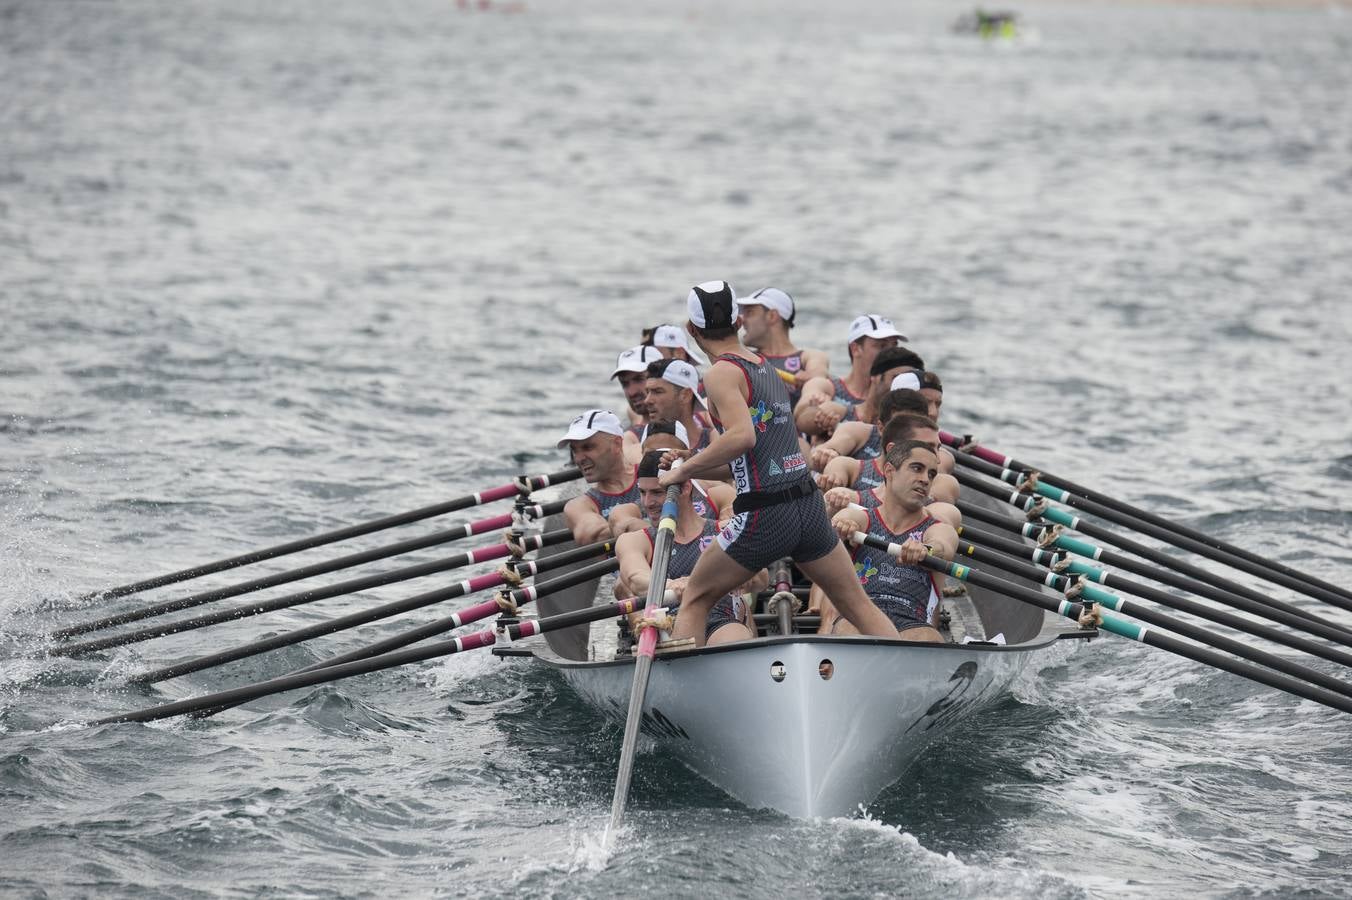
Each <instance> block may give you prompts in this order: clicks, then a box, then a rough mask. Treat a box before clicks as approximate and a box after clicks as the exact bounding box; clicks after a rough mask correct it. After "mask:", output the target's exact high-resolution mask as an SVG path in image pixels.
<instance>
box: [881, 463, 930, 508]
mask: <svg viewBox="0 0 1352 900" xmlns="http://www.w3.org/2000/svg"><path fill="white" fill-rule="evenodd" d="M938 474H939V457H938V456H937V455H936V454H935V453H934V452H933V451H931V450H921V449H919V448H916V449H914V450H912V451H911V452H910V454H909V455H907V457H906V458H905V459H903V460H902V461H901V464H900V465H898V466H895V467H893V466H892V465H890V464H884V466H883V477H884V478H886V479H887V490H888V492H889V493H890V494H891V495H892V496H893V498H895V499H896V500H897V501H898V502H900V503H901V506H902V508H903V509H907V510H912V511H914V510H918V509H920V508H921V507H922V506H924V505H925V503H926V502H927V501H928V500H929V492H930V485H931V484H933V483H934V476H935V475H938Z"/></svg>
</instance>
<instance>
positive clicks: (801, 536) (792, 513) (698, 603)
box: [660, 281, 897, 645]
mask: <svg viewBox="0 0 1352 900" xmlns="http://www.w3.org/2000/svg"><path fill="white" fill-rule="evenodd" d="M686 308H687V312H688V315H689V322H688V324H687V326H686V329H687V331H688V332H689V334H690V335H691V337H693V338H694V340H695V343H696V344H697V345H698V346H699V348H700V349H701V350H702V351H704V353H706V354H707V355H708V356H709V358H710V359H712V360H713V364H712V365H711V366H710V368H709V370H708V372H706V373H705V376H704V386H705V390H706V392H707V396H708V402H709V407H710V413H711V414H712V415H713V417H714V422H715V424H716V425H717V426H718V427H719V428H720V429H721V430H722V433H721V434H720V435H718V436H717V437H716V438H714V439H713V441H712V442H711V443H710V444H709V446H708V447H706V448H705V449H704V450H703V451H701V452H700V453H697V454H694V455H693V456H690V457H689V458H688V459H687V460H686V462H685V464H684V465H682V466H680V467H678V468H675V469H671V470H668V471H666V472H663V473H662V475H661V478H660V483H661V484H662V485H663V486H664V487H668V486H670V485H673V484H680V483H683V482H685V481H688V480H690V479H691V478H692V477H698V476H716V475H717V474H718V473H719V472H720V470H723V469H724V468H725V467H727V466H729V465H730V466H731V469H732V474H733V481H734V485H735V487H736V489H737V499H736V501H735V504H734V509H735V511H736V515H735V516H734V517H733V519H732V521H730V522H729V523H728V524H727V525H726V526H725V527H724V528H723V530H722V531H720V532H719V535H718V539H717V540H716V541H715V543H714V544H713V545H711V546H710V547H709V549H708V550H706V551H705V552H704V554H703V555H702V556H701V557H700V559H699V562H698V563H697V564H696V565H695V568H694V571H693V572H691V574H690V577H689V580H688V581H687V582H686V585H685V590H684V592H683V595H682V597H681V615H680V616H678V617H677V619H676V629H675V631H674V633H673V636H674V637H676V638H693V639H694V640H695V642H696V644H697V645H703V643H704V634H703V631H704V629H703V628H702V627H701V626H702V625H703V624H704V623H705V621H706V620H707V618H708V616H709V613H710V611H711V610H712V609H713V607H714V604H715V603H716V602H717V601H718V600H719V598H721V597H723V596H724V595H726V594H727V593H728V592H729V591H732V590H734V589H735V588H737V586H738V585H741V584H744V583H745V582H746V581H747V580H749V579H750V578H751V577H752V575H754V574H755V573H756V572H758V571H760V570H761V569H763V568H765V567H766V566H767V565H769V564H770V563H771V562H774V561H775V560H778V559H783V558H784V557H791V558H792V559H793V560H794V562H795V563H797V564H798V568H799V569H800V570H801V571H802V572H803V574H804V575H806V576H807V577H808V578H809V579H811V580H812V581H814V582H816V583H817V584H819V585H821V586H822V588H823V589H824V590H826V591H827V592H828V594H829V595H830V596H831V598H832V600H833V601H834V603H835V606H836V608H837V609H838V610H839V611H840V613H841V614H842V615H844V617H845V618H846V619H847V620H848V621H849V622H851V623H852V624H853V625H854V626H855V628H857V629H858V630H859V631H860V632H861V633H864V634H872V635H877V636H881V637H896V635H897V630H896V628H895V627H893V625H892V623H891V622H890V621H889V620H888V618H887V616H885V615H883V613H882V612H881V611H880V610H879V609H878V607H876V606H874V605H873V603H872V602H870V601H869V599H868V596H867V595H866V594H865V593H864V591H863V588H861V587H860V585H859V581H858V579H857V578H856V577H855V575H854V571H853V568H852V565H851V562H850V556H849V553H848V552H847V551H846V550H845V547H844V545H842V544H841V542H840V540H839V538H838V537H837V536H836V534H835V532H834V530H833V529H832V527H831V523H830V520H829V519H828V518H827V515H826V507H825V504H823V502H822V498H821V494H820V493H819V492H818V490H817V485H816V482H815V481H814V480H813V479H812V477H811V474H810V473H809V471H808V465H807V460H806V459H804V457H803V453H802V451H801V449H800V448H799V445H798V435H797V431H796V429H795V428H794V425H793V417H792V414H791V413H792V409H791V406H790V403H789V396H788V391H787V390H786V389H785V386H784V384H783V382H782V381H781V380H780V378H779V376H778V374H777V373H776V372H775V371H774V367H773V366H771V364H770V363H769V362H768V361H767V360H766V359H765V357H763V356H760V355H759V354H755V353H752V352H750V351H749V350H747V349H746V348H745V347H744V346H743V345H742V342H741V340H740V339H739V338H738V334H737V328H738V325H739V324H740V316H739V315H738V306H737V300H736V296H735V294H734V293H733V290H732V287H731V286H730V285H729V284H728V283H727V282H724V281H714V282H708V283H705V284H701V285H698V286H696V287H695V288H693V289H692V290H691V291H690V294H689V296H688V297H687V298H686Z"/></svg>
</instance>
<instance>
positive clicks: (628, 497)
mask: <svg viewBox="0 0 1352 900" xmlns="http://www.w3.org/2000/svg"><path fill="white" fill-rule="evenodd" d="M587 497H588V498H590V499H591V502H592V503H595V504H596V511H597V512H599V513H600V514H601V518H603V519H606V520H609V519H610V511H611V510H612V509H614V508H615V507H617V506H620V505H622V504H625V503H638V469H637V468H635V469H634V480H633V481H631V482H629V487H627V488H625V489H624V490H623V491H621V492H620V493H618V494H607V493H606V492H605V491H603V490H601V489H600V488H594V487H590V488H587Z"/></svg>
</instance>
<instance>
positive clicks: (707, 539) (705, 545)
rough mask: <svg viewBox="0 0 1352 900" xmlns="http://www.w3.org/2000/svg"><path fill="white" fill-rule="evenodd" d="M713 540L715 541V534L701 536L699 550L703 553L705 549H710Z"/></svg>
mask: <svg viewBox="0 0 1352 900" xmlns="http://www.w3.org/2000/svg"><path fill="white" fill-rule="evenodd" d="M713 542H714V536H713V535H712V534H706V535H705V536H704V537H702V538H700V539H699V552H700V553H703V552H704V551H705V550H708V549H709V545H710V544H712V543H713Z"/></svg>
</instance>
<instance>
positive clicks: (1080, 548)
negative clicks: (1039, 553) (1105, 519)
mask: <svg viewBox="0 0 1352 900" xmlns="http://www.w3.org/2000/svg"><path fill="white" fill-rule="evenodd" d="M1054 543H1055V544H1056V546H1057V547H1060V548H1061V549H1062V550H1066V551H1068V552H1070V553H1074V554H1075V555H1076V556H1087V557H1089V558H1090V559H1098V558H1099V553H1100V550H1099V548H1098V547H1095V546H1094V545H1093V544H1091V543H1089V542H1088V541H1082V540H1080V539H1079V538H1073V537H1066V536H1065V535H1064V534H1063V535H1061V536H1060V537H1058V538H1057V539H1056V541H1055V542H1054ZM1072 571H1074V570H1072Z"/></svg>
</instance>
